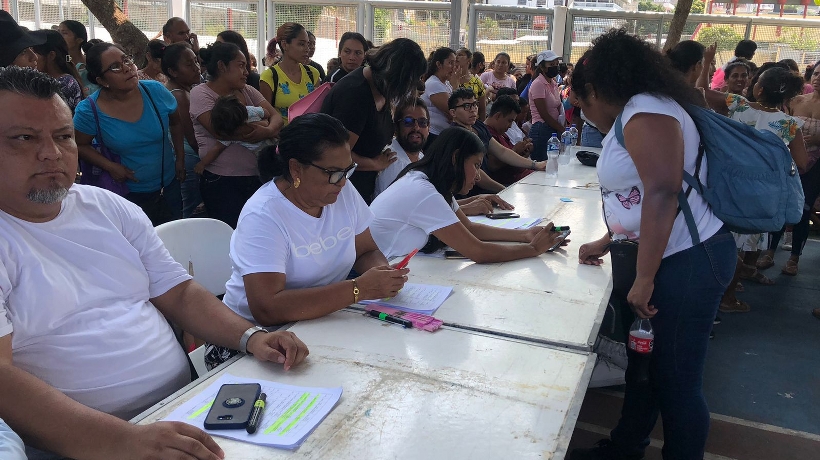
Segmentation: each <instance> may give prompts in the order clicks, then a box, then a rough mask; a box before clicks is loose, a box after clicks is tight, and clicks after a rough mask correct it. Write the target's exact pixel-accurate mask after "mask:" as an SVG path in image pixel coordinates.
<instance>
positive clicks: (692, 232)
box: [612, 112, 703, 246]
mask: <svg viewBox="0 0 820 460" xmlns="http://www.w3.org/2000/svg"><path fill="white" fill-rule="evenodd" d="M621 115H623V112H621V113H619V114H618V116H617V117H615V124H613V126H612V128H613V129H614V130H615V139H616V140H617V141H618V143H619V144H621V147H623V148H624V149H626V142H625V141H624V123H623V121H622V120H621ZM700 153H701V155H702V154H703V150H702V147H701V152H700ZM700 159H701V156H700V155H698V168H697V169H698V171H697V172H699V171H700ZM697 172H696V174H697ZM683 180H684V182H686V183H687V184H689V189H688V190H687V191H686V193H684V192H683V190H681V191H680V192H679V193H678V213H681V212H682V213H683V219H684V220H685V221H686V227H687V228H688V229H689V236H691V237H692V244H693V245H695V246H697V245H699V244H700V233H699V232H698V226H697V224H695V216H694V215H693V214H692V208H691V207H690V206H689V200H688V199H689V192H691V191H692V189H693V188H694V189H695V190H698V191H700V190H701V185H700V181H698V180H697V179H695V177H693V176H692V175H691V174H689V173H688V172H686V170H684V171H683Z"/></svg>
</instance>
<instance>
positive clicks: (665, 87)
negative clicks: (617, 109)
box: [572, 28, 703, 106]
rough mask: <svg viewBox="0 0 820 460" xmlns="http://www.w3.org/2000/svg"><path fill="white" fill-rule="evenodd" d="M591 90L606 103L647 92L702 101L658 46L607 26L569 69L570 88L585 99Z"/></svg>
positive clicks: (680, 100) (690, 101)
mask: <svg viewBox="0 0 820 460" xmlns="http://www.w3.org/2000/svg"><path fill="white" fill-rule="evenodd" d="M590 89H591V90H593V91H594V92H595V94H596V96H597V97H598V98H599V99H603V100H604V101H605V102H606V103H609V104H612V105H616V106H625V105H626V103H627V102H628V101H629V99H630V98H632V96H635V95H636V94H641V93H651V94H655V95H659V96H667V97H670V98H672V99H674V100H675V101H677V102H678V103H679V104H697V105H703V101H702V98H699V97H698V96H699V94H698V92H697V90H695V89H694V88H692V87H690V86H689V85H688V84H687V82H686V80H684V78H683V74H681V73H680V72H678V71H677V70H675V69H674V68H673V67H672V66H671V65H670V64H669V60H668V59H667V58H666V56H664V55H663V54H661V53H660V52H659V51H658V49H657V48H656V47H655V46H654V45H651V44H649V43H647V42H645V41H643V40H641V39H640V38H638V37H636V36H634V35H630V34H629V33H627V31H626V29H623V28H622V29H611V30H610V31H609V32H607V33H605V34H603V35H601V36H599V37H598V38H596V39H595V40H593V41H592V48H590V49H589V50H588V51H587V52H586V53H584V56H583V57H581V59H580V60H579V61H578V63H577V64H576V65H575V70H573V72H572V91H573V92H574V93H575V95H576V96H577V97H579V98H580V99H582V100H586V99H587V98H588V97H589V95H590Z"/></svg>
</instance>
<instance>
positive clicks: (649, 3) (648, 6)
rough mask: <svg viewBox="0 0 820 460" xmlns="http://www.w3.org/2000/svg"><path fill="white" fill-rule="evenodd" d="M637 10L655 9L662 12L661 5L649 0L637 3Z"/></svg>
mask: <svg viewBox="0 0 820 460" xmlns="http://www.w3.org/2000/svg"><path fill="white" fill-rule="evenodd" d="M638 11H657V12H659V13H663V11H664V9H663V5H659V4H657V3H654V2H652V1H649V0H643V1H641V2H639V3H638Z"/></svg>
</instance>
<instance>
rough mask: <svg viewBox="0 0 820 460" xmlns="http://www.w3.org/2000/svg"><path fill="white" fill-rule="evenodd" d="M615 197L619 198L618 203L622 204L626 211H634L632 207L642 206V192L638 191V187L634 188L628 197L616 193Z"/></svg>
mask: <svg viewBox="0 0 820 460" xmlns="http://www.w3.org/2000/svg"><path fill="white" fill-rule="evenodd" d="M615 197H617V198H618V201H620V202H621V206H623V207H624V208H626V209H632V206H634V205H638V204H641V192H640V190H638V187H634V186H633V187H632V190H630V191H629V195H628V196H623V195H621V194H620V193H616V194H615Z"/></svg>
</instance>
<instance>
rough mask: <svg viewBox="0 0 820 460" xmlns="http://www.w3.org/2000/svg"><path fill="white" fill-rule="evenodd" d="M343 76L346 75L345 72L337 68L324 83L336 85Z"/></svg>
mask: <svg viewBox="0 0 820 460" xmlns="http://www.w3.org/2000/svg"><path fill="white" fill-rule="evenodd" d="M345 75H347V71H346V70H345V69H343V68H341V67H339V68H338V69H336V71H335V72H333V73H332V74H330V75H328V76H327V78H326V79H325V82H329V83H336V82H338V81H339V80H341V79H342V78H343V77H344V76H345Z"/></svg>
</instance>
